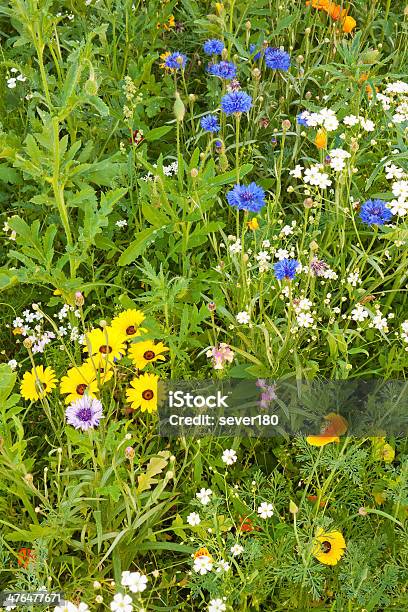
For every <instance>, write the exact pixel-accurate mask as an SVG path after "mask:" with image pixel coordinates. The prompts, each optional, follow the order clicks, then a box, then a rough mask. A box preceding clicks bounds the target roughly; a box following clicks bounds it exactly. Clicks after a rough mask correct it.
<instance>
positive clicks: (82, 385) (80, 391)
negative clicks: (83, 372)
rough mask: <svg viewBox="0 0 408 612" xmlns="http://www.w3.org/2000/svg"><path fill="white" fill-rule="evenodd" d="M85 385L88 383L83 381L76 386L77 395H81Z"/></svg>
mask: <svg viewBox="0 0 408 612" xmlns="http://www.w3.org/2000/svg"><path fill="white" fill-rule="evenodd" d="M87 386H88V385H86V384H85V383H81V384H80V385H78V386H77V388H76V392H77V393H78V395H83V394H84V393H85V389H86V388H87Z"/></svg>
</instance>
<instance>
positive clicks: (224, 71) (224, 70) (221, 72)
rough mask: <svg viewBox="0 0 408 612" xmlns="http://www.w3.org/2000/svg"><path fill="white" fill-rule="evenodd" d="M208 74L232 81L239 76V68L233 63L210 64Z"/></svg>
mask: <svg viewBox="0 0 408 612" xmlns="http://www.w3.org/2000/svg"><path fill="white" fill-rule="evenodd" d="M208 72H209V73H210V74H212V75H213V76H217V77H220V79H224V80H225V81H230V80H231V79H234V78H235V77H236V76H237V67H236V65H235V64H233V63H232V62H220V63H219V64H209V66H208Z"/></svg>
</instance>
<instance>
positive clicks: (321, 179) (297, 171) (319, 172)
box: [289, 164, 332, 189]
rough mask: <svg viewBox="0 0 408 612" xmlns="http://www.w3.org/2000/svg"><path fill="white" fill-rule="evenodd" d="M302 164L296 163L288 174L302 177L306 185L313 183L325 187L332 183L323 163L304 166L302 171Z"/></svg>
mask: <svg viewBox="0 0 408 612" xmlns="http://www.w3.org/2000/svg"><path fill="white" fill-rule="evenodd" d="M302 170H304V168H303V166H300V165H297V166H296V167H295V168H294V170H290V172H289V174H290V175H291V176H293V177H295V178H299V179H303V182H304V183H306V184H308V185H314V186H316V187H319V189H326V188H327V187H330V185H331V184H332V181H331V179H329V175H328V174H327V172H324V166H323V164H314V165H313V166H311V167H310V168H306V170H305V171H304V173H303V174H302Z"/></svg>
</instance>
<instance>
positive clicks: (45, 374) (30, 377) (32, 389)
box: [20, 365, 57, 401]
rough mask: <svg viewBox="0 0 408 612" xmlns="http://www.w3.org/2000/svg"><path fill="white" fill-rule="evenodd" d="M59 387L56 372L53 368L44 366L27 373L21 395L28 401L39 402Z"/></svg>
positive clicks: (22, 383) (22, 382) (22, 384)
mask: <svg viewBox="0 0 408 612" xmlns="http://www.w3.org/2000/svg"><path fill="white" fill-rule="evenodd" d="M56 385H57V379H56V377H55V372H54V370H53V369H52V368H50V367H46V368H45V370H44V367H43V366H42V365H40V366H36V367H34V368H33V369H32V370H31V372H26V373H25V374H24V376H23V380H22V381H21V387H20V393H21V395H22V396H23V397H24V399H26V400H30V401H37V400H39V399H42V398H43V397H45V396H46V395H47V394H48V393H50V392H51V391H52V390H53V389H55V387H56Z"/></svg>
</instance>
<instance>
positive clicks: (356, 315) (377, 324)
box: [350, 303, 393, 332]
mask: <svg viewBox="0 0 408 612" xmlns="http://www.w3.org/2000/svg"><path fill="white" fill-rule="evenodd" d="M371 314H372V317H371V321H370V323H369V325H368V327H370V328H374V329H377V330H378V331H380V332H388V331H389V328H388V321H387V319H386V317H384V316H383V314H382V312H381V310H380V307H379V306H377V307H376V310H375V313H370V311H369V310H368V309H367V308H364V306H363V305H362V304H360V303H358V304H357V305H356V307H355V308H353V310H352V311H351V315H350V318H351V320H352V321H356V322H357V323H363V322H364V321H365V320H366V319H368V318H369V317H370V315H371ZM388 317H389V318H392V317H393V314H392V313H390V314H389V315H388Z"/></svg>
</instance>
